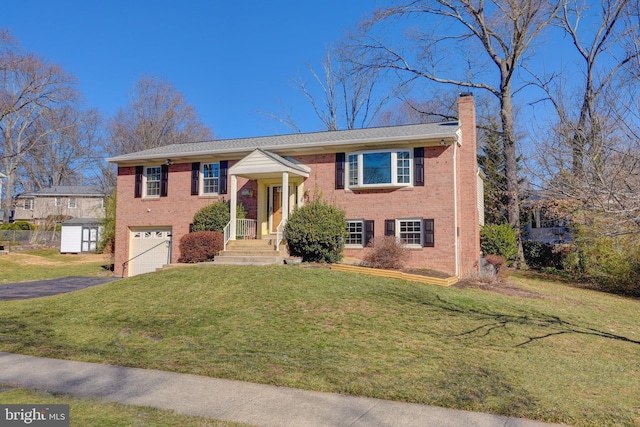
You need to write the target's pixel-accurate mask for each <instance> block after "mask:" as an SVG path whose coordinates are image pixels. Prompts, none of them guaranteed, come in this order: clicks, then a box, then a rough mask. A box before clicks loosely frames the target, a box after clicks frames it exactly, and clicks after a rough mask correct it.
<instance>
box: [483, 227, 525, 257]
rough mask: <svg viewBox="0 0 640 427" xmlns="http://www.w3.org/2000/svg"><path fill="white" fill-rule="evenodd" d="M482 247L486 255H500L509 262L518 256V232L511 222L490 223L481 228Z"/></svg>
mask: <svg viewBox="0 0 640 427" xmlns="http://www.w3.org/2000/svg"><path fill="white" fill-rule="evenodd" d="M480 248H481V249H482V253H483V254H484V255H500V256H501V257H502V258H504V259H505V260H506V261H507V262H508V263H509V264H511V262H512V261H514V260H515V259H516V258H517V257H518V246H517V244H516V232H515V231H514V229H513V227H511V226H510V225H509V224H490V225H485V226H484V227H482V228H481V229H480Z"/></svg>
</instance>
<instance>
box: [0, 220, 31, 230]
mask: <svg viewBox="0 0 640 427" xmlns="http://www.w3.org/2000/svg"><path fill="white" fill-rule="evenodd" d="M33 229H35V226H33V225H32V224H30V223H28V222H27V221H16V222H11V223H6V224H2V226H1V227H0V230H16V231H29V230H33Z"/></svg>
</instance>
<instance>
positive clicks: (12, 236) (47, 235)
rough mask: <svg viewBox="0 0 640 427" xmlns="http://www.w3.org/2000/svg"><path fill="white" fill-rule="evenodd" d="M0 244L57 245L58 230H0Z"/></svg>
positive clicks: (58, 242) (58, 243) (58, 238)
mask: <svg viewBox="0 0 640 427" xmlns="http://www.w3.org/2000/svg"><path fill="white" fill-rule="evenodd" d="M0 245H3V246H18V245H21V246H26V245H46V246H59V245H60V232H59V231H42V230H0Z"/></svg>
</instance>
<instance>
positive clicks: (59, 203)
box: [53, 197, 62, 206]
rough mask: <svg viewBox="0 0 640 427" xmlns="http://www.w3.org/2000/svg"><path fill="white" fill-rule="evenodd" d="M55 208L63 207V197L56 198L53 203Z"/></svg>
mask: <svg viewBox="0 0 640 427" xmlns="http://www.w3.org/2000/svg"><path fill="white" fill-rule="evenodd" d="M53 204H54V206H62V197H56V198H55V199H54V201H53Z"/></svg>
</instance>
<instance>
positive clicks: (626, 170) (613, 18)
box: [536, 0, 640, 234]
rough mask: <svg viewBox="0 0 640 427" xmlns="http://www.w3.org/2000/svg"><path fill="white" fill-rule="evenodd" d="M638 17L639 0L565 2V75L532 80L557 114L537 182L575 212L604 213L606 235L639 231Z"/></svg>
mask: <svg viewBox="0 0 640 427" xmlns="http://www.w3.org/2000/svg"><path fill="white" fill-rule="evenodd" d="M639 19H640V18H639V17H638V2H637V1H635V2H634V1H631V0H602V1H601V2H599V3H598V4H596V3H577V2H576V3H567V4H565V5H564V6H563V9H562V12H561V13H560V14H559V15H558V18H557V22H558V26H559V27H560V29H561V30H562V31H563V32H564V34H566V35H568V36H569V39H570V40H571V43H572V45H573V48H574V49H573V51H574V53H575V56H574V57H575V58H576V61H575V62H573V63H571V67H572V72H571V75H570V76H568V75H566V74H563V73H562V72H561V71H560V72H557V73H555V74H553V75H551V76H538V77H537V78H536V83H537V84H538V86H540V87H541V88H542V89H544V91H545V94H546V97H545V99H544V100H545V101H547V102H546V103H545V104H544V105H547V104H550V105H552V106H553V111H555V113H556V119H555V122H554V123H552V126H553V128H552V129H551V131H550V132H549V133H548V135H550V136H549V137H548V138H542V139H539V141H540V148H539V149H538V150H537V151H538V152H539V153H544V155H541V156H539V158H538V159H537V163H538V165H540V166H541V167H542V170H541V176H542V177H543V178H546V179H543V183H544V185H545V186H546V187H547V190H548V191H549V193H550V194H553V195H555V196H556V197H558V198H562V199H566V200H570V201H572V202H573V203H570V204H569V206H572V208H573V209H578V210H579V211H580V212H583V213H584V212H585V211H589V212H591V214H592V215H596V214H604V215H605V216H606V217H608V220H607V232H608V233H612V234H618V233H623V234H624V233H628V232H630V229H633V228H635V229H636V230H635V232H636V233H637V232H640V200H639V198H638V197H637V194H638V193H639V192H640V187H639V184H640V182H638V179H637V174H638V159H639V158H640V132H639V129H640V116H639V114H638V104H637V102H638V101H637V100H638V93H639V92H640V79H639V78H638V77H640V75H639V74H638V72H637V70H638V69H639V68H637V67H638V64H639V61H640V51H639V49H638V43H639V42H638V33H639V31H640V22H639ZM576 71H578V72H576ZM629 227H631V228H629Z"/></svg>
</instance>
